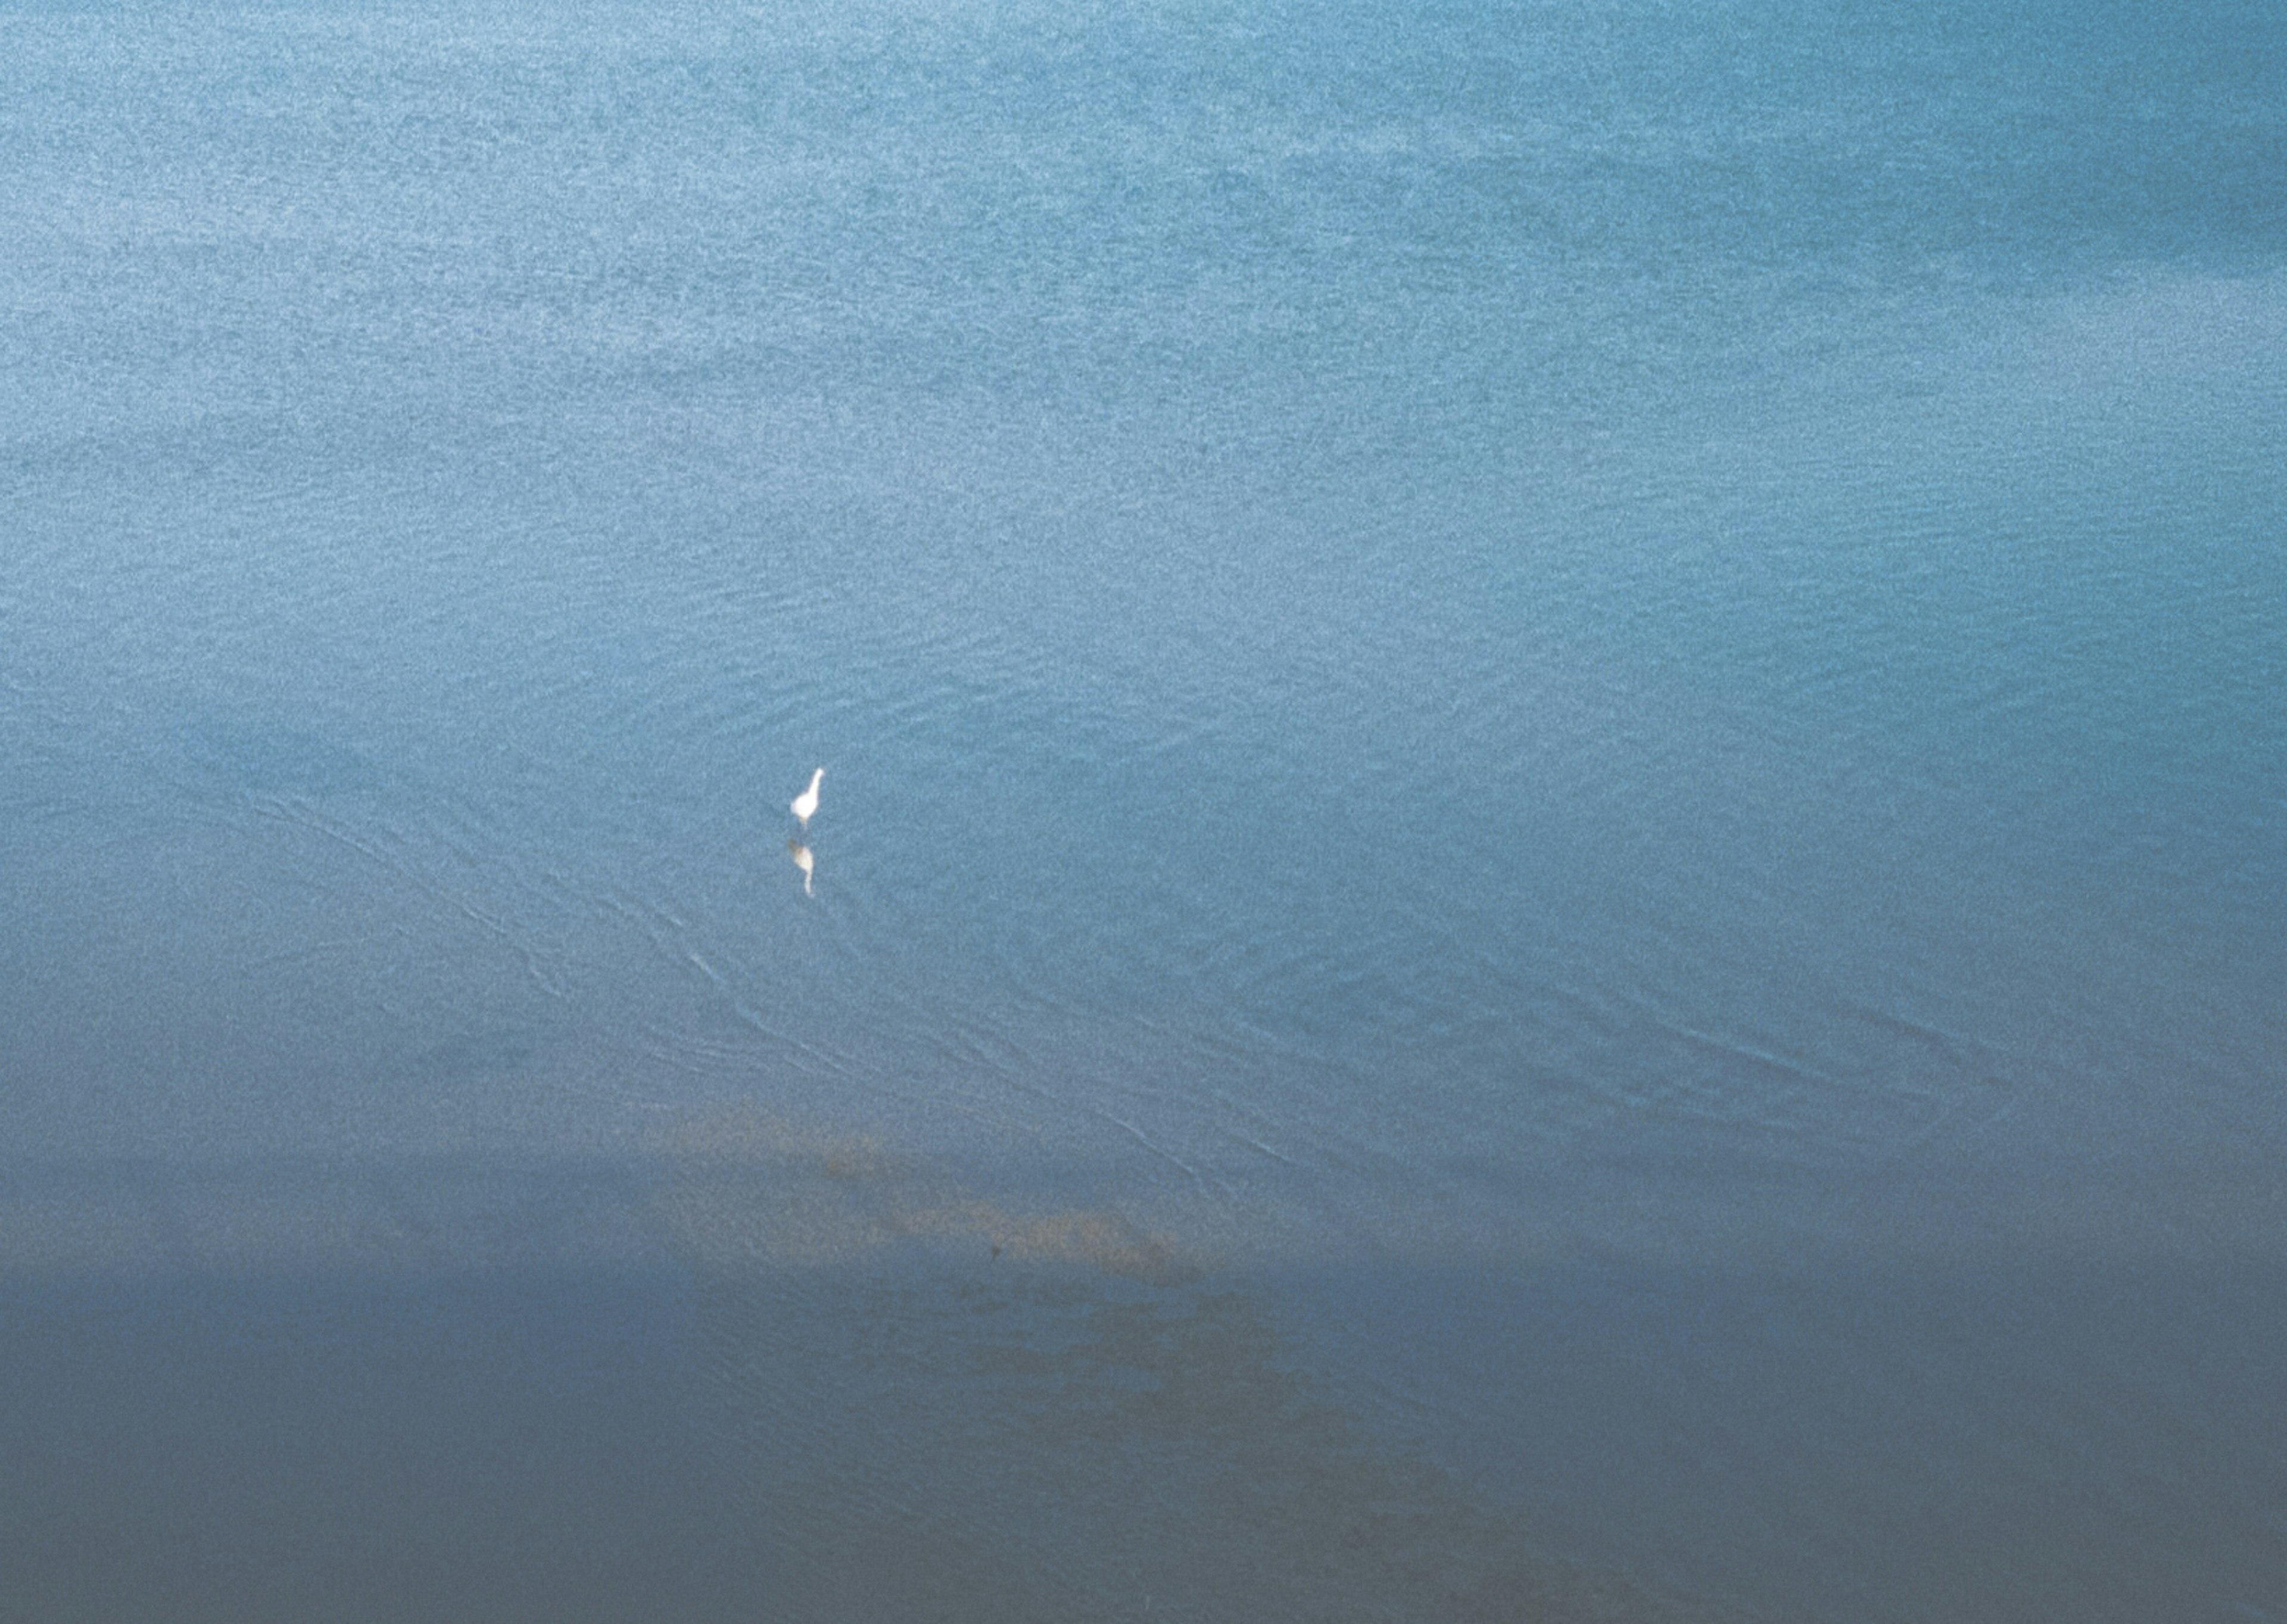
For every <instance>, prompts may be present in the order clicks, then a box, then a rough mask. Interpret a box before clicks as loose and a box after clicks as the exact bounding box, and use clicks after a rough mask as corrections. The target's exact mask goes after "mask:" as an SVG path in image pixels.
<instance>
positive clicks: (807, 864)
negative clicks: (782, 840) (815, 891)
mask: <svg viewBox="0 0 2287 1624" xmlns="http://www.w3.org/2000/svg"><path fill="white" fill-rule="evenodd" d="M787 851H789V852H793V853H794V866H795V867H797V868H799V869H801V870H802V894H803V896H805V897H807V896H810V895H811V894H812V893H811V889H810V876H811V873H812V872H813V871H814V870H815V869H816V868H817V867H818V860H817V859H816V858H814V857H812V856H811V854H810V848H809V847H808V846H806V845H804V844H802V842H800V841H799V840H789V841H787Z"/></svg>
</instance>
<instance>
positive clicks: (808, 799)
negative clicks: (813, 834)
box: [794, 767, 826, 835]
mask: <svg viewBox="0 0 2287 1624" xmlns="http://www.w3.org/2000/svg"><path fill="white" fill-rule="evenodd" d="M825 777H826V769H825V768H824V767H820V768H819V770H818V771H817V772H813V773H811V775H810V788H807V789H805V790H803V792H802V793H801V794H800V795H798V796H795V798H794V815H795V819H796V820H797V821H799V822H800V823H801V825H802V832H803V834H805V835H807V834H809V833H810V817H811V813H812V812H816V811H817V810H818V786H819V782H820V780H823V779H824V778H825Z"/></svg>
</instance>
